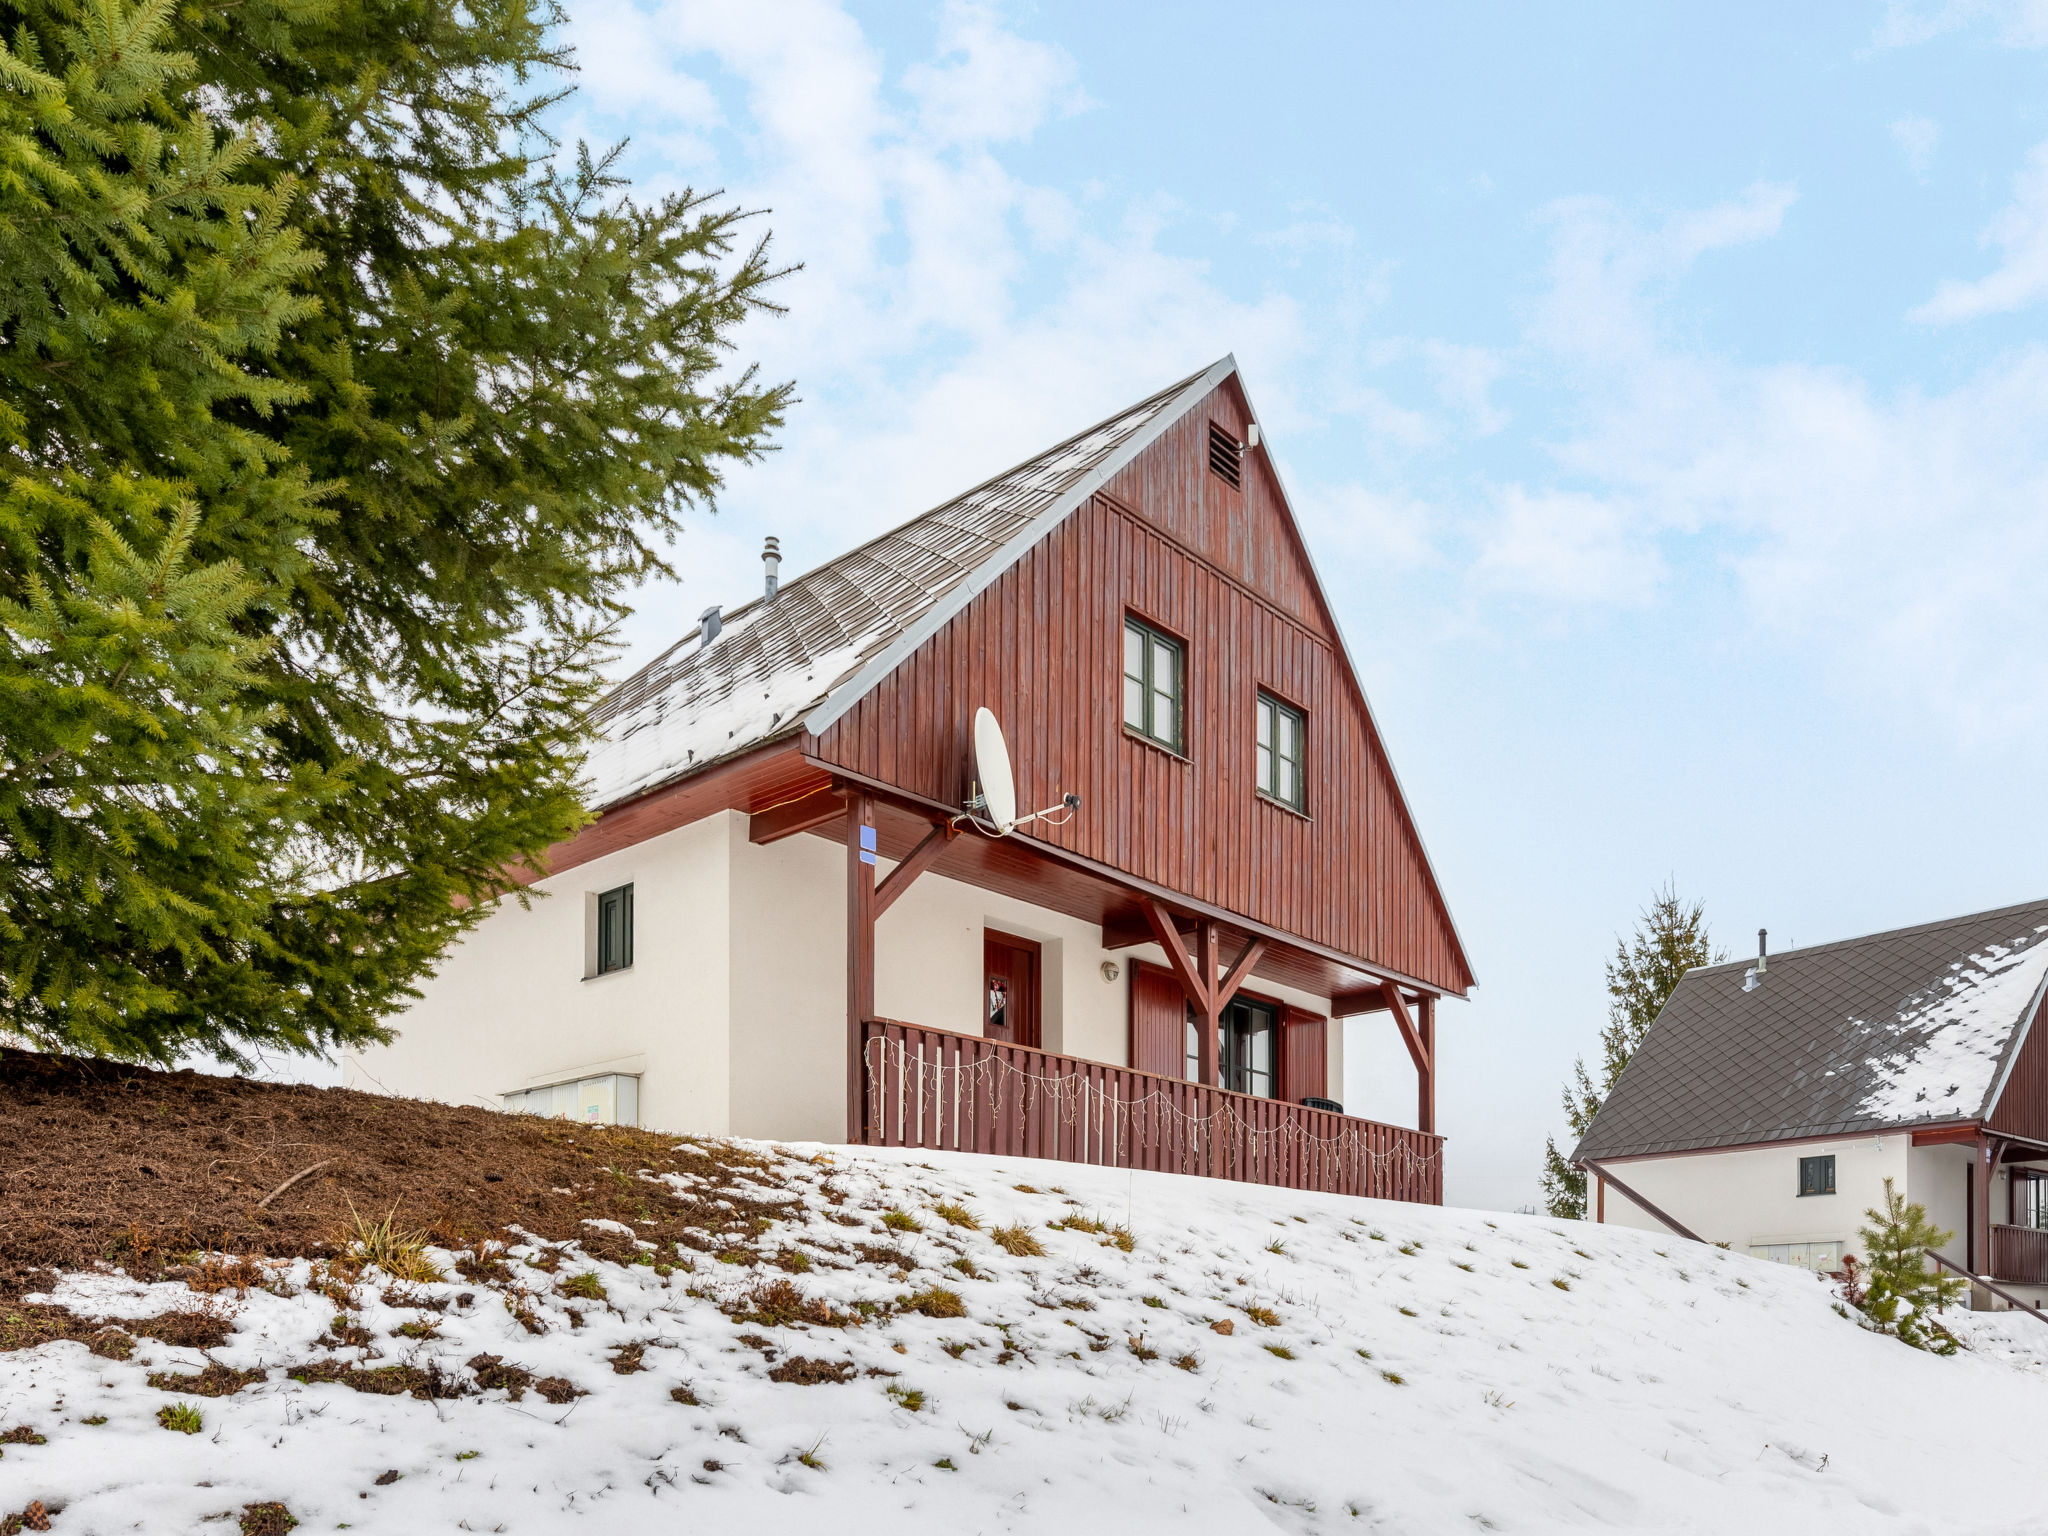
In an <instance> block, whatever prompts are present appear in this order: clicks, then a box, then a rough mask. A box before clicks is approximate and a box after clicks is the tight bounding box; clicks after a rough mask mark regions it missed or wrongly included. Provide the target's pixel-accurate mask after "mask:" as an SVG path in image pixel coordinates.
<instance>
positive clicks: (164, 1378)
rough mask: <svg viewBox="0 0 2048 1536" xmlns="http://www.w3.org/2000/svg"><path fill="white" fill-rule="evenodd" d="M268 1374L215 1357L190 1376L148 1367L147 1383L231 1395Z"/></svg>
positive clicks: (162, 1388) (196, 1394)
mask: <svg viewBox="0 0 2048 1536" xmlns="http://www.w3.org/2000/svg"><path fill="white" fill-rule="evenodd" d="M269 1376H270V1372H268V1371H266V1370H264V1369H263V1368H262V1367H261V1366H258V1367H257V1368H256V1369H254V1370H248V1371H235V1370H230V1369H228V1367H226V1366H224V1365H222V1364H221V1363H220V1362H219V1361H218V1360H216V1361H212V1362H210V1363H209V1364H208V1365H207V1367H206V1369H205V1370H203V1371H200V1372H199V1373H198V1374H197V1375H193V1376H180V1375H177V1374H175V1373H174V1372H171V1371H152V1372H151V1373H150V1375H149V1384H150V1385H151V1386H152V1387H155V1388H156V1389H157V1391H159V1392H190V1393H191V1394H192V1395H193V1396H194V1397H232V1396H233V1395H234V1394H235V1393H237V1392H239V1391H241V1390H242V1388H244V1387H252V1386H254V1385H255V1384H256V1383H257V1382H259V1381H264V1380H267V1379H268V1378H269ZM0 1438H4V1437H0Z"/></svg>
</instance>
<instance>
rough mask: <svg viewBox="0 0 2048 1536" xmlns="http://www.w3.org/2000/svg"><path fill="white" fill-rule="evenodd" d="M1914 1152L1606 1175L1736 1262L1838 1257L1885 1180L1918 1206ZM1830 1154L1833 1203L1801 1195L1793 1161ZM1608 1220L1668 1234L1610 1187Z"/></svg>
mask: <svg viewBox="0 0 2048 1536" xmlns="http://www.w3.org/2000/svg"><path fill="white" fill-rule="evenodd" d="M1911 1143H1912V1137H1911V1136H1909V1135H1907V1134H1905V1133H1904V1132H1895V1133H1893V1134H1891V1135H1887V1136H1858V1137H1845V1138H1842V1139H1840V1140H1834V1141H1795V1142H1783V1143H1778V1144H1775V1145H1772V1146H1764V1147H1740V1148H1733V1149H1730V1150H1728V1151H1723V1152H1687V1153H1680V1154H1675V1155H1673V1156H1670V1157H1644V1158H1630V1159H1627V1160H1625V1161H1622V1160H1617V1161H1616V1162H1614V1163H1612V1164H1611V1165H1609V1166H1611V1167H1612V1168H1613V1170H1614V1173H1615V1176H1616V1177H1618V1178H1619V1179H1621V1180H1622V1181H1623V1182H1624V1183H1626V1184H1628V1185H1629V1186H1630V1187H1631V1188H1633V1189H1635V1190H1637V1191H1638V1192H1639V1193H1641V1195H1642V1196H1643V1198H1644V1199H1646V1200H1648V1201H1650V1202H1651V1203H1652V1204H1654V1205H1656V1206H1658V1207H1660V1208H1661V1209H1663V1210H1664V1211H1665V1212H1666V1213H1668V1214H1669V1215H1670V1216H1672V1217H1673V1218H1674V1219H1676V1220H1678V1221H1680V1222H1682V1223H1684V1224H1685V1225H1686V1226H1688V1227H1690V1228H1691V1229H1692V1230H1693V1231H1694V1232H1696V1233H1698V1234H1699V1235H1700V1236H1701V1237H1702V1238H1704V1239H1706V1241H1708V1242H1710V1243H1726V1244H1728V1245H1729V1247H1731V1248H1733V1249H1734V1250H1735V1251H1736V1252H1737V1253H1748V1252H1749V1251H1750V1250H1751V1249H1753V1248H1769V1247H1788V1248H1790V1247H1795V1246H1797V1245H1802V1244H1806V1245H1810V1244H1813V1243H1833V1242H1839V1243H1841V1244H1842V1245H1843V1250H1842V1251H1843V1252H1846V1253H1859V1250H1860V1249H1861V1247H1862V1242H1861V1239H1859V1238H1858V1237H1857V1235H1856V1234H1857V1229H1858V1228H1860V1227H1861V1226H1862V1225H1863V1222H1864V1216H1863V1213H1864V1211H1865V1210H1867V1209H1869V1208H1870V1207H1872V1206H1876V1205H1881V1204H1882V1203H1883V1201H1884V1181H1885V1180H1886V1179H1887V1178H1889V1179H1892V1180H1893V1181H1895V1183H1896V1185H1897V1187H1898V1188H1899V1189H1901V1190H1905V1191H1907V1198H1908V1199H1914V1198H1917V1197H1916V1196H1914V1195H1912V1194H1911V1192H1910V1184H1909V1182H1908V1180H1909V1169H1910V1159H1909V1153H1910V1152H1911V1150H1912V1147H1911ZM1922 1150H1925V1149H1922ZM1830 1154H1832V1155H1833V1157H1834V1159H1835V1193H1833V1194H1832V1195H1802V1194H1800V1193H1799V1160H1800V1159H1801V1158H1803V1157H1819V1156H1826V1155H1830ZM1590 1193H1592V1192H1591V1191H1589V1194H1590ZM1605 1219H1606V1220H1607V1221H1608V1222H1609V1223H1611V1224H1613V1225H1616V1226H1624V1227H1637V1228H1641V1229H1642V1230H1644V1231H1649V1232H1668V1231H1669V1230H1670V1229H1669V1228H1668V1227H1666V1226H1665V1225H1664V1224H1663V1223H1662V1222H1661V1221H1659V1220H1658V1219H1657V1218H1656V1217H1654V1216H1652V1215H1651V1214H1650V1213H1649V1212H1648V1211H1645V1210H1643V1209H1642V1208H1641V1207H1640V1206H1638V1205H1637V1204H1636V1203H1635V1202H1634V1201H1633V1200H1630V1199H1629V1198H1628V1197H1627V1196H1626V1195H1624V1194H1623V1193H1622V1192H1621V1191H1620V1190H1618V1189H1616V1188H1615V1187H1614V1186H1613V1185H1612V1184H1609V1185H1608V1186H1607V1191H1606V1216H1605Z"/></svg>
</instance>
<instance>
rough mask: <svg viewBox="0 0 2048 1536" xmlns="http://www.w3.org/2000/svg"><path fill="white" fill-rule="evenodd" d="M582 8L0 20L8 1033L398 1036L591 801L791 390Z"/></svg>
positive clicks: (205, 11)
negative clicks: (725, 504) (702, 532)
mask: <svg viewBox="0 0 2048 1536" xmlns="http://www.w3.org/2000/svg"><path fill="white" fill-rule="evenodd" d="M560 23H561V16H560V14H559V12H558V11H557V10H556V8H555V7H554V6H553V5H552V4H549V3H546V0H541V3H535V0H474V3H471V4H468V5H465V6H460V7H456V6H448V5H445V4H442V3H440V0H241V3H238V4H236V5H231V6H221V5H205V4H200V3H198V0H0V1035H10V1036H13V1037H14V1038H16V1039H20V1040H24V1041H26V1042H28V1043H30V1044H33V1045H36V1046H40V1047H43V1048H49V1049H61V1050H70V1051H78V1052H86V1053H92V1054H100V1055H106V1056H113V1057H121V1058H126V1059H135V1060H153V1061H169V1060H172V1059H174V1058H176V1057H177V1056H178V1055H180V1054H181V1053H183V1052H186V1051H188V1050H193V1049H198V1050H201V1051H208V1052H212V1053H215V1054H218V1055H221V1056H223V1057H225V1058H226V1059H228V1060H231V1061H241V1060H245V1059H246V1058H247V1055H248V1051H249V1048H251V1047H267V1048H282V1049H285V1050H291V1051H321V1050H328V1049H332V1048H334V1047H337V1046H348V1045H355V1044H361V1043H366V1042H369V1041H372V1040H376V1039H379V1038H383V1037H384V1030H383V1028H382V1026H381V1024H380V1023H379V1020H380V1019H382V1018H383V1017H384V1016H385V1015H387V1014H388V1013H390V1012H391V1011H392V1010H393V1009H394V1008H395V1007H397V1006H399V1005H401V1004H402V1003H403V1002H404V1001H405V999H406V998H408V997H409V996H410V995H412V986H413V983H414V982H415V981H416V980H418V979H419V978H420V977H421V976H422V975H423V974H424V973H425V971H426V970H427V968H428V967H429V966H430V965H431V964H432V963H433V961H434V959H435V957H436V956H437V955H438V954H439V953H440V951H441V950H442V949H443V948H444V947H445V946H446V944H447V943H448V942H449V941H450V940H451V939H453V938H454V937H456V936H457V935H459V934H460V933H461V932H462V931H463V930H464V929H465V928H466V927H467V926H468V925H470V924H472V923H474V922H475V921H477V920H478V918H479V917H480V916H481V914H482V912H483V910H484V909H485V906H486V905H487V903H488V902H489V901H490V900H491V899H493V898H494V897H496V896H497V895H499V894H501V893H502V892H503V891H504V889H505V885H506V875H505V871H507V870H509V869H516V868H519V867H522V866H530V865H531V864H532V862H533V861H535V860H536V859H537V858H538V856H539V855H540V854H541V853H542V852H543V851H544V850H545V849H546V848H547V846H548V845H549V844H550V843H552V842H554V841H556V840H558V839H560V838H562V837H564V836H567V835H568V834H570V833H572V832H573V831H574V830H575V828H576V827H577V826H578V825H579V824H580V823H581V822H582V820H583V819H584V812H583V810H582V809H581V806H580V800H579V795H578V791H577V785H576V780H577V776H578V774H579V772H580V770H581V764H582V759H583V754H584V750H585V744H586V740H587V736H588V730H589V726H588V720H587V715H588V709H589V706H590V705H591V703H592V702H593V700H594V698H595V696H596V692H597V689H598V687H599V685H600V679H599V673H598V668H599V666H600V665H601V663H602V662H603V660H604V659H605V657H606V654H607V646H608V637H609V634H610V632H611V630H612V628H613V626H614V625H615V624H616V622H617V620H618V619H619V618H620V616H621V615H622V613H623V611H624V610H623V594H624V593H625V592H626V591H628V590H629V588H630V587H631V586H632V585H633V584H634V583H636V582H638V581H640V580H642V579H643V578H645V577H647V576H648V575H650V574H652V573H655V572H657V571H663V570H666V569H667V566H666V564H665V551H666V550H667V548H668V547H669V544H670V542H671V541H672V539H673V537H674V536H675V534H676V533H677V532H678V531H679V529H680V526H681V524H680V519H681V517H682V516H683V514H684V513H685V512H686V511H688V510H690V509H692V508H704V507H708V506H710V505H711V504H712V503H713V500H714V498H715V495H716V493H717V491H718V489H719V487H720V485H721V475H722V472H723V469H724V467H726V466H728V465H730V464H733V463H736V462H742V461H745V460H746V459H749V458H751V457H753V456H754V455H756V454H758V453H760V452H761V451H763V450H764V449H765V447H766V446H767V443H768V439H769V436H770V435H771V433H772V432H773V430H774V429H775V427H776V426H777V425H778V424H779V422H780V419H781V413H782V410H783V408H784V406H785V405H786V403H787V401H788V399H789V391H788V389H787V387H786V386H769V385H764V384H762V383H761V382H760V381H759V380H758V379H757V378H756V376H755V374H754V373H753V372H752V370H751V369H749V368H747V367H745V366H744V365H743V364H741V363H739V362H738V361H737V360H736V359H735V358H734V357H733V355H732V349H733V345H734V340H735V336H736V333H737V332H738V331H739V329H740V327H741V325H742V323H743V322H744V320H745V319H746V318H747V317H748V316H749V315H751V314H753V313H756V312H758V311H760V310H763V309H767V308H772V307H773V306H772V305H770V304H769V303H768V302H767V299H766V296H765V291H764V290H765V288H766V285H767V284H769V283H770V282H771V281H772V280H773V279H774V277H775V276H776V275H777V273H776V271H775V270H774V269H773V267H772V266H771V265H770V263H769V262H768V259H767V253H766V249H765V244H764V243H763V242H762V241H761V240H760V239H758V238H757V239H756V240H755V241H754V243H752V244H748V243H746V242H745V241H744V240H743V238H742V237H743V236H744V235H745V234H746V229H745V219H744V216H743V215H742V214H741V212H740V211H738V210H736V209H734V208H732V207H730V206H727V205H724V204H722V203H721V202H720V200H719V198H718V197H717V195H716V194H712V195H709V196H706V195H701V194H696V193H689V192H685V193H681V194H677V195H674V196H669V197H664V198H661V199H659V200H657V201H654V202H650V203H641V202H636V201H634V200H633V199H632V198H631V197H630V196H629V195H628V194H627V193H626V191H625V189H624V188H623V187H622V185H621V184H620V182H619V180H618V178H617V176H616V174H615V172H614V165H615V161H616V154H617V152H616V151H613V152H612V153H610V154H593V153H591V152H590V151H589V150H588V149H585V148H581V147H579V148H578V149H576V150H575V151H568V150H561V151H560V152H559V153H558V146H555V145H553V144H552V143H551V142H549V141H548V140H547V139H546V138H545V136H544V135H543V134H542V133H541V131H540V128H539V119H540V114H542V113H543V112H544V111H546V110H547V108H548V107H550V106H551V105H553V104H554V103H555V102H556V101H558V100H559V99H560V97H561V95H562V94H563V92H562V90H560V89H555V88H552V87H550V86H547V85H546V83H545V82H548V81H562V80H566V79H567V74H566V71H567V70H568V69H569V68H570V65H571V61H570V60H569V58H568V57H567V55H566V53H565V52H564V51H563V49H562V48H561V47H560V46H559V44H558V43H557V42H556V41H555V37H556V34H557V32H558V30H559V27H560Z"/></svg>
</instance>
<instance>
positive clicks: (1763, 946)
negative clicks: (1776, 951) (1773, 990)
mask: <svg viewBox="0 0 2048 1536" xmlns="http://www.w3.org/2000/svg"><path fill="white" fill-rule="evenodd" d="M1770 936H1771V930H1770V929H1768V928H1759V929H1757V931H1756V973H1757V975H1759V976H1761V975H1763V973H1764V972H1765V971H1767V970H1769V969H1770V959H1771V951H1770V945H1769V943H1768V942H1767V940H1769V938H1770Z"/></svg>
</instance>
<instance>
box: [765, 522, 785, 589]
mask: <svg viewBox="0 0 2048 1536" xmlns="http://www.w3.org/2000/svg"><path fill="white" fill-rule="evenodd" d="M761 563H762V564H763V565H765V566H767V567H768V580H767V597H768V601H769V602H771V603H772V602H774V601H775V589H776V587H778V586H779V585H780V584H781V579H782V577H781V573H782V541H781V540H780V539H778V538H776V537H775V535H774V534H772V533H771V534H769V535H768V542H767V543H766V544H763V545H762V546H761Z"/></svg>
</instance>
